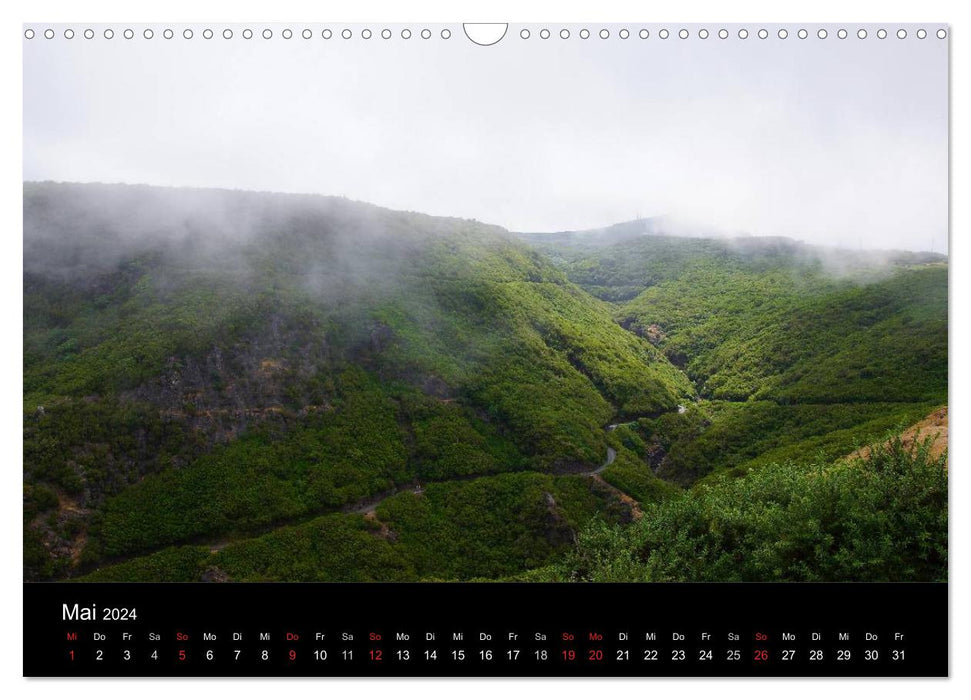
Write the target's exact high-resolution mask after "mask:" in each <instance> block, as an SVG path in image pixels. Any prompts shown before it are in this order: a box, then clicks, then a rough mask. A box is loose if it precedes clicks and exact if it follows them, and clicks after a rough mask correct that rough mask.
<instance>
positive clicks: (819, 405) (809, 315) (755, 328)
mask: <svg viewBox="0 0 971 700" xmlns="http://www.w3.org/2000/svg"><path fill="white" fill-rule="evenodd" d="M632 226H633V225H631V226H627V227H626V228H624V227H621V228H616V227H615V228H616V230H611V231H608V232H607V233H603V232H601V233H598V234H597V235H595V236H593V237H587V236H585V235H583V234H571V235H569V236H567V237H566V238H565V239H564V240H562V241H559V242H555V241H546V242H544V241H543V240H542V239H541V237H539V236H530V238H531V239H532V240H533V241H534V245H536V246H537V248H538V249H540V250H543V251H546V250H555V251H556V253H555V255H556V259H557V260H558V262H559V266H560V267H561V268H562V269H563V270H564V271H565V272H566V273H567V274H568V276H569V277H570V278H571V279H572V280H573V281H575V282H577V283H578V284H579V285H581V286H582V287H584V288H585V289H587V290H588V291H589V292H591V293H592V294H594V295H597V296H599V297H601V298H603V299H606V300H611V301H612V302H613V314H614V318H615V319H616V320H617V322H618V323H620V324H621V325H623V326H624V327H625V328H628V329H630V330H631V331H632V332H634V333H637V334H638V335H641V336H642V337H644V338H645V339H647V340H649V341H650V342H651V343H652V344H653V345H655V346H656V347H657V348H659V349H660V350H662V351H663V352H664V353H665V354H666V355H667V357H668V358H669V359H670V360H671V361H672V362H673V363H674V364H675V365H677V366H679V367H681V368H683V369H684V370H685V372H686V374H687V375H688V376H689V377H690V378H691V379H692V381H693V383H694V385H695V386H696V388H697V392H698V395H699V398H700V400H699V401H698V402H696V403H695V404H693V405H690V406H688V407H687V410H686V411H684V412H682V413H673V414H666V415H661V416H651V417H643V418H641V419H640V420H639V421H637V422H636V423H634V424H632V427H633V428H636V430H637V431H638V433H639V435H640V439H641V440H642V441H643V442H644V443H645V452H644V455H645V457H646V459H647V460H648V461H649V462H650V463H651V465H652V467H653V469H654V471H655V473H656V474H658V475H660V476H662V477H664V478H665V479H668V480H672V481H675V482H677V483H681V484H683V485H689V484H692V483H694V482H695V481H696V480H698V479H699V478H702V477H705V476H707V475H709V474H713V473H715V474H732V475H740V474H745V473H747V472H748V470H749V469H750V468H752V467H756V466H760V465H763V464H769V463H772V462H784V461H786V460H788V459H795V460H798V461H804V462H808V461H813V460H816V459H820V458H822V459H825V460H830V459H835V458H837V457H839V456H842V455H845V454H847V453H848V452H849V451H851V450H853V449H855V448H856V447H859V446H860V445H861V444H866V443H868V442H872V441H874V440H878V439H883V438H884V437H885V435H886V433H887V432H888V431H892V430H893V429H895V428H899V427H901V426H904V425H909V424H911V423H913V422H914V421H916V420H917V419H918V418H920V417H922V416H924V415H926V414H927V413H928V412H929V411H930V410H931V409H932V408H933V407H935V406H939V405H940V404H941V403H942V402H944V401H946V397H947V265H946V259H945V258H944V257H943V256H940V255H936V254H932V253H907V252H880V251H876V252H874V251H847V250H830V249H824V248H818V247H813V246H808V245H804V244H800V243H798V242H795V241H791V240H788V239H781V238H739V239H716V238H678V237H672V236H666V235H661V234H659V233H658V232H657V229H658V226H657V225H654V226H653V228H652V229H651V230H652V232H653V233H652V234H651V235H644V234H643V233H636V232H634V229H636V228H637V227H633V228H632ZM560 238H563V236H562V235H561V236H560Z"/></svg>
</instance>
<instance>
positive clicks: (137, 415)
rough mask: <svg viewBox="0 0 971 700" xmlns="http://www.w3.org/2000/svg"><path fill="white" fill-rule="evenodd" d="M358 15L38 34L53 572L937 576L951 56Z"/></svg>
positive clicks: (27, 135) (29, 490) (27, 72)
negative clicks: (162, 32)
mask: <svg viewBox="0 0 971 700" xmlns="http://www.w3.org/2000/svg"><path fill="white" fill-rule="evenodd" d="M632 27H633V25H632ZM340 29H341V28H340V27H334V29H333V37H334V38H329V39H328V38H324V37H325V36H326V34H325V33H322V29H321V28H319V27H316V26H315V25H314V26H313V30H312V31H311V30H309V29H308V30H307V31H308V32H310V34H311V36H312V38H307V39H304V38H300V35H299V33H298V34H297V35H295V36H294V38H293V39H291V40H289V41H283V40H282V39H279V38H275V39H272V40H269V39H267V40H264V39H261V38H260V37H259V36H258V35H257V36H255V37H254V38H253V39H252V40H251V41H250V42H249V43H246V40H244V39H243V38H241V33H240V32H239V31H238V29H237V30H236V31H234V32H233V33H232V37H233V38H232V39H229V38H226V39H225V40H224V39H221V38H219V36H217V39H214V40H213V41H217V40H218V41H220V42H222V43H220V44H218V45H216V44H214V43H213V42H208V43H207V42H205V41H203V40H202V39H201V38H199V37H198V36H197V37H196V38H194V39H189V38H180V37H179V36H176V37H175V39H173V40H172V42H174V43H169V44H162V43H160V41H161V40H160V39H159V38H155V39H148V38H142V37H140V36H136V38H135V39H134V40H132V41H130V42H122V41H120V40H119V39H118V38H116V39H114V40H108V39H105V38H103V35H102V33H101V32H100V30H99V32H98V33H97V36H96V38H95V39H92V40H91V41H90V42H88V43H82V42H81V41H80V40H77V41H74V42H67V41H51V42H48V43H46V44H43V43H38V42H37V41H35V42H34V43H32V44H31V43H27V44H25V50H24V178H23V179H24V182H23V399H22V403H23V428H22V430H23V454H24V458H23V576H24V580H25V581H31V582H32V581H72V582H212V583H231V582H348V583H354V582H470V583H471V582H520V583H530V582H547V583H549V582H657V583H668V582H741V581H760V582H796V581H802V582H856V581H901V582H905V581H913V582H938V581H947V579H948V466H949V465H948V451H947V447H948V275H949V257H948V180H947V178H948V161H947V151H948V141H947V139H948V122H947V57H946V50H945V49H944V48H942V47H941V46H940V45H938V44H941V43H943V42H938V43H937V44H935V43H934V42H935V40H934V39H933V37H929V38H927V39H926V40H924V41H919V40H917V39H916V38H914V39H908V40H907V41H897V42H896V43H895V44H892V45H891V44H887V43H884V44H875V43H874V40H873V39H869V40H866V41H865V40H863V39H862V38H859V39H858V38H856V37H853V36H851V37H850V38H848V39H846V40H845V41H842V42H840V40H838V39H836V38H835V36H834V37H832V38H830V39H826V40H823V39H822V38H820V39H812V40H810V41H807V42H803V43H801V44H800V43H795V42H797V41H799V40H798V39H796V38H795V37H790V38H789V39H785V40H783V39H782V38H781V35H779V36H776V35H774V34H773V35H772V37H770V39H768V40H765V41H762V42H761V43H759V40H758V39H756V38H755V37H754V36H753V37H750V38H748V39H744V40H743V39H740V38H737V37H732V38H731V39H728V40H725V41H723V42H722V43H720V44H719V43H715V41H716V40H715V38H714V37H712V38H710V39H707V40H705V41H703V40H701V39H696V38H692V39H690V40H687V41H682V42H681V43H680V44H678V43H673V42H675V39H674V37H672V38H671V39H668V40H667V42H666V43H665V42H664V41H663V40H661V39H659V38H658V37H657V36H656V33H650V32H649V33H648V35H647V36H643V32H641V33H640V34H638V32H637V31H636V28H632V30H631V31H629V32H628V38H622V34H621V33H620V30H621V28H620V27H619V26H618V27H614V26H611V27H610V28H609V30H608V29H604V30H603V31H605V32H607V35H608V36H607V37H603V35H602V34H601V35H597V34H594V35H593V36H591V37H590V38H589V39H581V38H580V35H579V34H578V30H577V29H576V28H571V29H569V30H567V29H563V30H562V31H560V30H559V28H556V31H555V32H554V33H553V38H552V39H550V40H549V42H547V43H542V42H543V40H541V39H540V38H538V37H539V32H538V30H535V29H534V31H533V33H532V34H530V33H529V32H527V33H526V34H528V36H526V35H524V34H523V33H522V32H520V31H519V30H518V29H517V30H516V31H512V30H510V32H509V33H507V36H506V37H505V38H504V39H503V40H502V41H500V42H499V43H498V44H496V45H494V46H489V47H484V46H478V45H475V44H474V43H473V42H471V41H469V39H468V38H467V37H465V36H463V35H461V30H460V28H459V29H456V30H454V31H452V32H451V33H449V36H448V37H446V36H445V32H444V31H439V30H437V29H436V31H435V32H433V33H431V38H429V39H427V40H423V39H422V38H421V37H420V34H419V32H418V31H417V30H415V31H414V32H412V31H410V30H409V31H408V32H407V36H408V38H405V36H406V32H405V29H407V28H402V27H395V28H394V30H393V31H390V30H389V37H390V38H388V39H387V40H385V41H383V42H380V43H379V39H378V37H377V35H376V36H375V37H374V38H372V39H370V40H365V39H363V38H360V36H361V29H360V28H354V29H353V30H348V31H351V38H349V39H347V40H343V43H335V42H338V41H339V40H338V38H337V34H338V32H339V31H340ZM563 31H566V33H567V35H568V36H569V38H565V37H563V33H562V32H563ZM598 31H599V30H598ZM624 31H627V30H626V29H624ZM375 32H377V30H375ZM196 33H197V35H201V30H197V32H196ZM217 35H218V32H217ZM183 36H184V35H183ZM559 37H563V38H559ZM554 42H555V43H554ZM593 42H599V43H593ZM176 43H177V44H178V45H179V47H180V50H179V52H173V51H171V50H170V48H171V47H172V46H175V45H176Z"/></svg>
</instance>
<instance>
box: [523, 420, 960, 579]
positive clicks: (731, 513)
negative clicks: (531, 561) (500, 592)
mask: <svg viewBox="0 0 971 700" xmlns="http://www.w3.org/2000/svg"><path fill="white" fill-rule="evenodd" d="M930 448H931V443H930V442H929V441H928V442H927V443H923V444H919V445H911V446H910V447H909V448H907V447H905V446H904V445H903V443H902V442H901V441H900V439H895V440H891V441H890V442H889V444H887V445H885V446H880V447H877V448H874V449H873V450H872V451H871V452H870V453H869V454H868V456H867V457H866V458H865V459H858V460H852V461H849V462H847V461H838V462H836V463H831V464H828V463H817V464H810V465H805V464H794V463H791V462H789V463H782V464H771V465H769V466H766V467H764V468H762V469H759V470H756V471H753V472H752V473H750V474H748V475H747V476H746V477H745V478H741V479H734V480H731V481H724V482H721V483H719V484H716V485H707V486H699V487H696V488H694V489H692V490H690V491H686V492H683V493H682V494H681V495H678V496H676V497H674V498H671V499H668V500H665V501H663V502H660V503H656V504H650V505H648V506H646V507H645V509H644V514H643V516H642V517H641V518H640V519H639V520H637V522H635V523H633V524H632V525H629V526H626V527H620V526H617V525H611V524H608V523H605V522H603V521H598V520H595V521H592V522H591V523H590V525H588V527H587V528H585V529H584V530H583V531H582V532H581V533H580V535H579V537H578V543H577V546H576V548H575V549H574V550H573V551H572V552H571V553H570V554H569V555H568V556H567V557H565V558H564V559H563V560H562V561H560V562H558V563H557V564H555V565H553V566H550V567H546V568H543V569H538V570H535V571H532V572H530V573H529V574H527V575H524V576H520V577H518V578H519V579H520V580H533V581H564V580H568V581H597V582H610V581H625V582H630V581H645V582H664V581H946V580H947V560H948V556H947V541H948V537H947V527H948V526H947V510H948V509H947V471H946V469H945V461H946V455H941V456H939V457H937V458H933V457H931V454H930V452H931V449H930Z"/></svg>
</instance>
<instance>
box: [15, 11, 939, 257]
mask: <svg viewBox="0 0 971 700" xmlns="http://www.w3.org/2000/svg"><path fill="white" fill-rule="evenodd" d="M45 26H46V25H45ZM65 26H66V25H65ZM72 26H73V28H74V29H75V31H76V33H77V35H76V36H75V38H73V39H71V40H66V39H63V38H61V36H60V35H61V32H62V31H63V29H64V27H63V26H62V27H58V28H57V33H58V37H57V38H56V39H53V40H46V39H44V38H42V37H41V36H37V37H36V38H34V39H32V40H24V179H25V180H47V179H50V180H69V181H82V182H84V181H102V182H130V183H149V184H159V185H189V186H201V187H208V186H212V187H229V188H241V189H256V190H274V191H284V192H316V193H321V194H333V195H345V196H347V197H350V198H352V199H359V200H364V201H368V202H373V203H375V204H379V205H382V206H387V207H391V208H395V209H408V210H416V211H422V212H426V213H430V214H442V215H454V216H462V217H468V218H476V219H479V220H481V221H485V222H489V223H495V224H499V225H501V226H505V227H506V228H509V229H512V230H520V231H555V230H564V229H584V228H593V227H599V226H604V225H609V224H611V223H616V222H619V221H625V220H629V219H633V218H635V217H636V216H638V215H640V216H654V215H668V216H673V217H676V218H679V219H683V220H686V221H688V222H692V223H700V224H706V225H712V226H715V227H719V228H721V229H725V230H728V231H738V230H743V231H747V232H750V233H753V234H766V235H769V234H771V235H787V236H792V237H794V238H798V239H802V240H807V241H812V242H819V243H828V244H842V245H848V246H851V247H854V248H855V247H858V246H864V247H881V248H886V247H902V248H911V249H923V250H926V249H934V250H938V251H943V250H945V249H946V237H947V220H948V216H947V214H948V212H947V197H948V188H947V174H948V173H947V157H948V146H947V43H948V42H947V41H946V40H940V39H937V38H936V37H935V36H934V34H933V30H932V31H931V33H930V34H929V35H928V37H927V38H926V39H923V40H920V39H917V38H916V37H915V36H914V33H915V30H916V27H907V30H908V37H907V38H906V39H903V40H900V39H897V38H896V36H895V35H894V32H895V31H896V28H897V26H898V25H890V26H888V28H889V29H890V30H891V33H890V35H889V36H888V38H886V39H883V40H880V39H878V38H876V30H877V27H875V26H869V27H868V31H869V37H868V38H867V39H865V40H860V39H858V38H856V35H855V34H856V29H857V26H858V25H854V26H852V27H851V28H850V29H851V33H850V36H849V37H848V38H847V39H845V40H840V39H838V38H837V37H836V29H837V27H830V26H827V28H828V30H829V37H828V38H827V39H825V40H820V39H817V38H816V36H815V30H816V27H812V28H811V30H810V31H811V33H810V36H809V38H808V39H806V40H800V39H798V38H797V36H796V30H797V29H798V27H796V26H792V25H786V26H787V28H788V29H789V37H788V38H787V39H785V40H780V39H779V38H777V36H776V32H777V29H778V27H776V26H774V25H759V26H766V27H768V28H769V31H770V38H768V39H765V40H761V39H759V38H757V37H756V35H755V31H756V29H757V27H755V26H750V27H749V29H750V32H751V33H750V36H749V38H748V39H745V40H740V39H738V38H737V37H736V36H735V32H736V31H737V29H738V27H734V28H732V36H731V38H729V39H726V40H721V39H718V38H717V36H715V29H716V28H717V25H716V26H713V27H711V30H712V35H711V36H710V37H709V38H708V39H706V40H701V39H698V38H697V36H696V34H697V29H698V27H696V26H692V27H690V29H691V38H690V39H688V40H681V39H678V38H677V36H675V33H674V32H673V31H672V35H671V36H670V37H669V38H668V39H666V40H661V39H660V38H658V36H657V34H658V29H659V27H656V26H648V28H649V30H650V32H651V34H650V38H648V39H646V40H642V39H640V38H639V37H638V33H637V30H638V29H640V27H641V26H642V25H635V26H631V29H632V33H631V36H630V38H628V39H626V40H622V39H619V38H618V37H617V31H618V29H619V28H620V27H616V26H615V27H610V31H611V38H610V39H608V40H602V39H600V38H599V37H598V36H597V32H598V31H599V29H600V26H599V25H597V26H591V27H590V29H591V30H592V31H593V33H592V35H591V36H590V38H588V39H586V40H583V39H580V38H579V37H578V36H577V35H578V32H579V29H580V27H579V26H570V27H569V29H570V31H571V38H570V39H567V40H562V39H560V38H559V37H558V32H559V30H560V29H561V27H560V26H559V25H555V26H551V27H550V28H551V29H552V30H553V36H552V37H551V38H550V39H547V40H543V39H541V38H539V36H538V35H539V30H540V29H541V27H538V26H534V27H530V29H531V32H532V38H530V39H528V40H523V39H521V38H520V36H519V31H520V29H521V27H520V26H511V27H510V30H509V32H508V34H507V35H506V37H505V39H503V40H502V41H501V42H499V44H497V45H495V46H492V47H480V46H476V45H474V44H473V43H472V42H470V41H469V40H468V39H466V38H465V36H464V35H463V34H462V33H461V27H460V26H457V25H452V37H451V38H450V39H448V40H443V39H441V38H439V36H438V32H439V29H440V28H435V33H434V35H433V37H432V38H431V39H428V40H423V39H421V38H420V37H419V35H418V31H419V29H420V28H419V27H412V31H413V32H414V34H413V36H412V38H410V39H408V40H404V39H402V38H400V31H401V29H402V27H401V26H400V25H398V26H393V27H392V30H393V38H392V39H388V40H385V39H382V38H380V36H379V32H380V29H381V28H382V26H371V29H372V31H373V32H374V35H373V36H372V38H371V39H369V40H363V39H361V38H358V32H359V31H360V27H354V34H355V36H354V38H353V39H351V40H344V39H341V38H340V37H339V32H340V29H342V28H343V25H341V26H335V27H333V29H334V30H335V36H334V37H333V38H331V39H329V40H325V39H323V38H322V37H321V35H320V32H321V29H322V28H323V27H322V26H316V25H307V26H310V27H311V28H312V29H313V33H314V37H313V38H312V39H310V40H304V39H303V38H301V36H300V32H301V30H302V29H303V28H304V26H305V25H295V26H294V27H293V28H294V29H295V34H294V37H293V38H291V39H289V40H284V39H282V38H280V36H279V34H280V31H281V29H282V28H283V26H274V27H273V30H274V32H275V36H274V38H273V39H271V40H264V39H263V38H261V37H260V35H259V32H260V30H261V29H262V28H263V26H264V25H258V26H254V29H256V35H255V36H254V38H252V39H250V40H245V39H243V38H241V32H242V29H243V27H242V26H234V27H233V28H232V29H233V31H234V38H233V39H230V40H225V39H223V38H222V36H221V33H222V29H223V27H224V25H218V26H213V29H214V30H215V31H216V34H215V37H214V38H213V39H211V40H205V39H203V38H202V30H203V29H204V27H203V26H194V27H193V29H194V31H195V38H193V39H191V40H188V41H187V40H185V39H183V38H182V37H181V30H182V29H183V25H178V26H176V27H175V29H176V36H175V38H173V39H171V40H165V39H164V38H162V29H163V27H153V29H154V31H155V37H154V38H153V39H151V40H146V39H143V38H142V37H141V34H142V30H143V29H144V27H136V32H137V33H136V38H135V39H132V40H126V39H124V38H123V37H122V35H121V33H122V30H123V27H121V26H115V27H114V29H115V37H114V38H113V39H111V40H110V41H109V40H105V39H104V38H102V31H103V29H104V27H100V26H98V25H90V26H92V27H93V28H94V29H95V31H96V38H95V39H91V40H86V39H84V38H82V36H81V31H82V30H83V29H84V26H89V25H84V26H77V25H72ZM38 29H43V27H38ZM671 29H672V30H675V29H677V27H671Z"/></svg>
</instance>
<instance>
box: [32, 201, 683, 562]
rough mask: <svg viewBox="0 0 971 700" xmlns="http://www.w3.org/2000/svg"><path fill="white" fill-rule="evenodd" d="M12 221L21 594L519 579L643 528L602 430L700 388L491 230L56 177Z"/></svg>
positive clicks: (529, 253)
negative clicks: (16, 258) (595, 525)
mask: <svg viewBox="0 0 971 700" xmlns="http://www.w3.org/2000/svg"><path fill="white" fill-rule="evenodd" d="M24 221H25V223H24V270H25V272H24V523H25V531H24V550H25V561H24V565H25V576H27V577H28V578H49V577H64V576H69V575H76V574H78V573H83V572H88V571H93V570H94V569H95V568H97V567H101V566H103V565H105V564H106V563H108V562H114V563H116V564H117V566H118V567H121V568H115V569H113V570H114V571H115V572H117V573H116V574H107V575H109V576H110V575H117V576H118V577H120V578H128V577H136V576H137V575H140V574H138V573H137V572H142V573H143V574H144V572H146V571H148V572H152V573H151V574H150V575H151V576H158V577H160V578H165V579H181V578H188V579H192V580H195V579H197V578H198V576H197V574H198V572H197V571H196V570H195V569H192V567H190V566H189V562H190V561H191V562H197V563H198V562H201V561H202V559H203V558H200V557H199V556H197V555H198V553H199V551H203V553H208V552H209V551H210V550H215V551H216V552H218V555H217V556H216V561H215V563H213V564H212V567H214V571H213V572H210V574H208V575H209V576H210V577H211V578H214V579H219V578H221V577H224V576H229V577H232V578H261V579H262V578H282V579H294V578H297V579H299V578H302V577H307V578H321V579H330V580H364V579H378V580H385V579H393V578H400V577H405V578H409V577H471V576H499V575H505V574H508V573H511V572H515V571H520V570H523V569H525V568H529V567H533V566H537V565H539V564H541V563H543V561H545V560H546V559H549V558H550V557H551V556H552V555H553V554H554V553H556V552H558V551H562V550H563V549H564V548H566V547H568V546H569V543H570V542H571V541H572V533H573V532H574V531H575V529H576V528H578V527H579V526H580V525H581V524H582V523H583V522H584V521H585V520H586V519H588V518H589V517H592V516H593V515H594V514H595V513H598V512H600V513H608V514H612V515H610V516H609V517H613V518H614V519H623V518H625V517H629V513H627V511H626V510H625V508H624V507H623V504H622V503H621V502H620V501H619V500H618V494H617V493H616V492H614V491H612V490H611V489H609V488H607V487H605V486H604V485H602V483H599V482H595V481H594V480H591V479H588V478H585V477H583V476H582V475H581V474H582V473H584V472H587V471H590V470H593V469H594V468H596V467H597V466H598V465H599V464H601V463H602V462H603V461H604V459H605V455H606V451H607V445H608V437H609V436H608V434H607V433H606V432H605V431H604V426H605V425H606V424H607V423H609V422H610V421H612V420H616V419H617V418H618V417H621V418H624V419H634V418H637V417H641V416H655V415H660V414H662V413H664V412H669V411H673V410H675V409H676V407H677V405H678V404H679V403H684V402H686V401H687V400H688V398H689V397H690V396H691V395H692V394H693V393H694V389H693V387H692V386H691V384H690V382H689V381H688V380H687V378H686V377H685V375H684V374H683V373H682V372H681V371H680V370H678V369H677V368H675V367H674V366H673V365H672V364H671V363H670V362H669V361H668V360H667V359H666V357H665V356H664V355H663V354H662V353H661V352H660V351H659V350H657V349H656V348H654V347H653V346H652V345H651V344H650V343H649V342H648V341H647V340H645V339H642V338H640V337H638V336H637V335H635V334H633V333H631V332H629V331H628V330H625V329H624V328H622V327H621V326H619V325H618V324H617V323H615V322H614V320H613V319H612V316H611V310H610V308H609V306H608V305H607V304H606V303H604V302H602V301H600V300H598V299H595V298H593V297H591V296H590V295H589V294H587V293H586V292H584V291H583V290H581V289H580V288H579V287H578V286H576V285H575V284H573V283H572V282H570V281H569V280H568V279H567V278H566V276H565V275H564V274H563V272H561V271H560V270H558V269H556V268H555V267H554V266H552V265H551V264H549V263H548V262H547V261H546V260H545V259H544V258H543V256H542V255H541V254H539V253H537V252H536V251H534V250H532V249H530V248H529V247H527V246H526V245H524V244H523V243H521V242H519V241H517V240H515V239H514V238H513V237H511V236H509V235H508V234H507V233H506V232H504V231H503V230H501V229H498V228H496V227H491V226H486V225H482V224H479V223H475V222H471V221H465V220H458V219H443V218H434V217H429V216H424V215H420V214H411V213H404V212H392V211H388V210H384V209H380V208H378V207H374V206H370V205H366V204H361V203H356V202H350V201H347V200H342V199H335V198H325V197H316V196H296V195H275V194H261V193H244V192H230V191H206V190H184V189H165V188H150V187H137V186H111V185H67V184H52V183H28V184H25V186H24ZM645 471H646V473H645V474H643V475H642V478H643V479H646V480H647V481H648V482H655V481H659V480H658V479H657V477H655V476H654V475H653V474H651V473H650V472H649V470H645ZM571 474H572V476H571ZM415 491H421V493H415ZM395 494H397V495H395ZM463 504H464V505H463ZM375 508H376V513H375V512H374V510H375ZM351 511H361V512H360V513H355V512H351ZM321 518H322V519H321ZM455 533H464V534H463V535H461V536H459V535H456V534H455ZM463 537H464V538H465V539H463ZM328 538H329V539H328ZM375 538H377V540H380V541H375ZM443 538H444V540H449V538H452V539H451V541H452V545H451V546H453V547H455V548H456V549H455V551H451V550H447V551H446V550H443V549H440V548H437V547H438V543H441V542H442V541H443ZM327 542H330V543H332V545H333V546H332V547H331V546H330V545H327V544H326V543H327ZM463 542H467V545H464V544H462V543H463ZM198 545H202V546H203V549H202V550H198V549H197V548H195V549H194V548H193V546H196V547H197V546H198ZM173 547H175V549H172V548H173ZM270 552H275V555H274V556H276V557H277V559H273V557H272V556H270V554H269V553H270ZM463 552H464V553H465V554H463ZM372 556H373V557H374V559H373V560H368V561H359V560H360V559H361V558H362V557H363V558H365V559H367V558H369V557H372ZM134 557H138V558H137V559H133V558H134ZM268 557H269V558H268ZM463 557H464V558H463ZM126 561H127V562H128V563H127V564H126V563H122V562H126ZM287 562H289V563H287ZM378 562H386V564H380V563H378ZM126 566H127V567H128V568H124V567H126ZM207 566H209V565H208V564H207ZM190 569H191V572H190ZM102 571H106V569H102Z"/></svg>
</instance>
